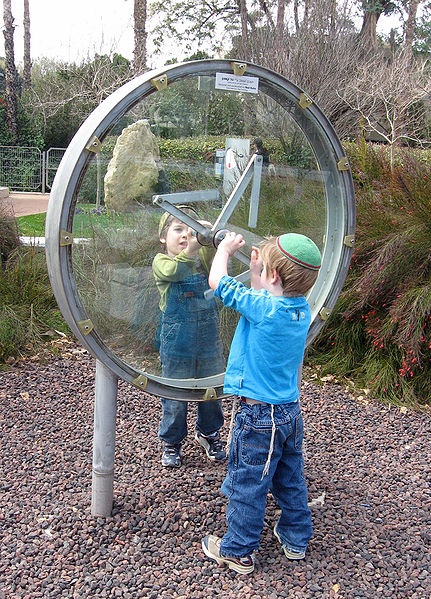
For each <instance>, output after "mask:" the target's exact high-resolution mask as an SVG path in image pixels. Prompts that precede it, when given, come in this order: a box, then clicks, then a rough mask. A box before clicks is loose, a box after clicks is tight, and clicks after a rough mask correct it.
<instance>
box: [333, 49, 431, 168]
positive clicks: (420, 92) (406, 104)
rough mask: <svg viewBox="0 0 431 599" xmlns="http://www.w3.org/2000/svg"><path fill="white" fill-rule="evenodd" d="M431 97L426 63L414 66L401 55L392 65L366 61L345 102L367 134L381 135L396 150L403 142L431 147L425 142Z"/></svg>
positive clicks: (346, 92) (359, 70)
mask: <svg viewBox="0 0 431 599" xmlns="http://www.w3.org/2000/svg"><path fill="white" fill-rule="evenodd" d="M430 93H431V79H430V77H429V73H428V72H427V70H426V63H422V62H421V61H417V62H412V60H411V56H410V53H409V52H405V51H401V52H399V53H398V54H396V55H395V56H394V57H393V59H392V60H391V61H385V60H382V59H381V58H380V57H377V58H376V57H373V58H371V59H370V60H368V61H363V62H362V63H361V64H360V65H359V67H358V69H357V73H356V76H355V77H354V78H352V79H351V80H350V81H349V85H348V86H346V87H345V88H344V92H343V99H344V101H345V102H346V103H347V104H348V106H349V107H350V108H351V109H352V110H354V111H355V112H356V113H357V114H358V117H359V118H360V120H361V122H362V124H363V127H364V130H365V131H366V132H374V133H377V134H378V135H379V136H380V138H381V139H383V140H384V141H386V142H387V144H388V145H389V148H390V161H391V167H392V168H393V166H394V150H395V148H396V147H397V146H399V145H400V144H401V143H402V142H414V143H416V144H421V145H422V144H424V143H429V142H427V141H425V140H424V139H422V137H423V136H422V135H421V132H422V131H423V127H424V121H425V118H426V109H425V106H424V100H426V99H427V98H428V97H429V95H430Z"/></svg>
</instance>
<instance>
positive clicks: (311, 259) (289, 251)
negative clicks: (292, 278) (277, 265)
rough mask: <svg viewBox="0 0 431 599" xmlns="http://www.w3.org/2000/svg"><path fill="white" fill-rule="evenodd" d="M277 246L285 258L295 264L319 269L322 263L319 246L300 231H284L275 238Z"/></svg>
mask: <svg viewBox="0 0 431 599" xmlns="http://www.w3.org/2000/svg"><path fill="white" fill-rule="evenodd" d="M276 243H277V247H278V249H279V250H280V252H282V253H283V254H284V255H285V256H286V258H289V260H292V262H295V263H296V264H300V265H301V266H304V268H310V269H311V270H319V268H320V265H321V263H322V257H321V255H320V251H319V248H318V247H317V245H316V244H315V243H314V241H312V240H311V239H310V238H309V237H306V236H305V235H301V234H300V233H285V234H284V235H280V236H279V237H277V239H276Z"/></svg>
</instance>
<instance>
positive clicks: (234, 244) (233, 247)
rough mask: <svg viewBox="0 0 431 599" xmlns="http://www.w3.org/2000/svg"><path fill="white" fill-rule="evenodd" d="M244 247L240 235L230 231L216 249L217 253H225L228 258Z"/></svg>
mask: <svg viewBox="0 0 431 599" xmlns="http://www.w3.org/2000/svg"><path fill="white" fill-rule="evenodd" d="M244 245H245V241H244V238H243V236H242V235H240V234H239V233H234V232H233V231H230V232H229V233H227V234H226V237H225V238H224V239H223V240H222V241H221V242H220V243H219V246H218V248H217V251H218V252H226V253H227V254H228V256H233V255H234V254H235V252H237V251H238V250H239V249H241V248H242V247H243V246H244Z"/></svg>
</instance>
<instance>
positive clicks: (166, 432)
mask: <svg viewBox="0 0 431 599" xmlns="http://www.w3.org/2000/svg"><path fill="white" fill-rule="evenodd" d="M181 208H182V209H183V210H184V212H186V213H187V212H189V213H190V212H193V213H194V214H193V216H194V217H196V216H197V214H196V213H195V211H194V210H193V209H192V208H190V207H188V208H186V207H181ZM200 222H203V221H200ZM159 239H160V242H161V243H162V245H163V248H164V252H163V253H162V252H160V253H158V254H157V255H156V256H155V258H154V260H153V274H154V278H155V281H156V285H157V288H158V290H159V292H160V310H161V324H160V361H161V366H162V375H163V376H164V377H166V378H175V379H193V378H203V377H207V376H211V375H214V374H218V373H221V372H224V368H225V361H224V358H223V347H222V342H221V338H220V332H219V317H218V308H217V305H216V300H215V298H214V297H213V296H212V294H210V296H209V297H208V295H205V292H206V291H208V290H209V285H208V272H209V269H210V266H211V260H212V258H213V256H214V250H212V249H211V248H208V247H202V246H201V245H200V244H199V242H198V241H197V238H196V236H195V235H194V234H193V231H192V229H190V227H188V226H187V225H186V224H184V223H183V222H181V221H180V220H178V219H176V218H175V217H173V216H172V215H170V214H169V213H167V212H165V213H164V214H163V215H162V217H161V219H160V223H159ZM161 404H162V417H161V421H160V425H159V438H160V439H161V441H162V465H163V466H165V467H168V468H179V467H180V466H181V463H182V462H181V444H182V442H183V441H184V439H185V438H186V436H187V411H188V410H187V401H179V400H174V399H167V398H161ZM223 422H224V418H223V410H222V403H221V400H213V401H199V402H197V420H196V425H195V429H196V430H195V440H196V441H197V443H198V444H199V445H200V446H201V447H202V448H203V449H204V450H205V453H206V455H207V457H208V458H209V459H210V460H212V461H214V462H216V461H223V460H224V459H225V457H226V453H225V450H224V445H223V443H222V441H221V439H220V434H219V430H220V428H221V427H222V426H223Z"/></svg>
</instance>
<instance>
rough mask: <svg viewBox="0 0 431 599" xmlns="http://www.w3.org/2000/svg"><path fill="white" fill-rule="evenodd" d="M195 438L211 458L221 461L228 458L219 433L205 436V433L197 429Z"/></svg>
mask: <svg viewBox="0 0 431 599" xmlns="http://www.w3.org/2000/svg"><path fill="white" fill-rule="evenodd" d="M195 439H196V441H197V442H198V443H199V445H201V446H202V447H203V448H204V449H205V453H206V454H207V456H208V458H209V459H210V460H212V461H215V460H217V461H218V462H221V461H223V460H224V459H225V458H226V452H225V450H224V445H223V443H222V441H221V439H220V435H219V433H214V435H210V436H209V437H205V435H203V434H202V433H200V432H199V431H197V432H196V434H195Z"/></svg>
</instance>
